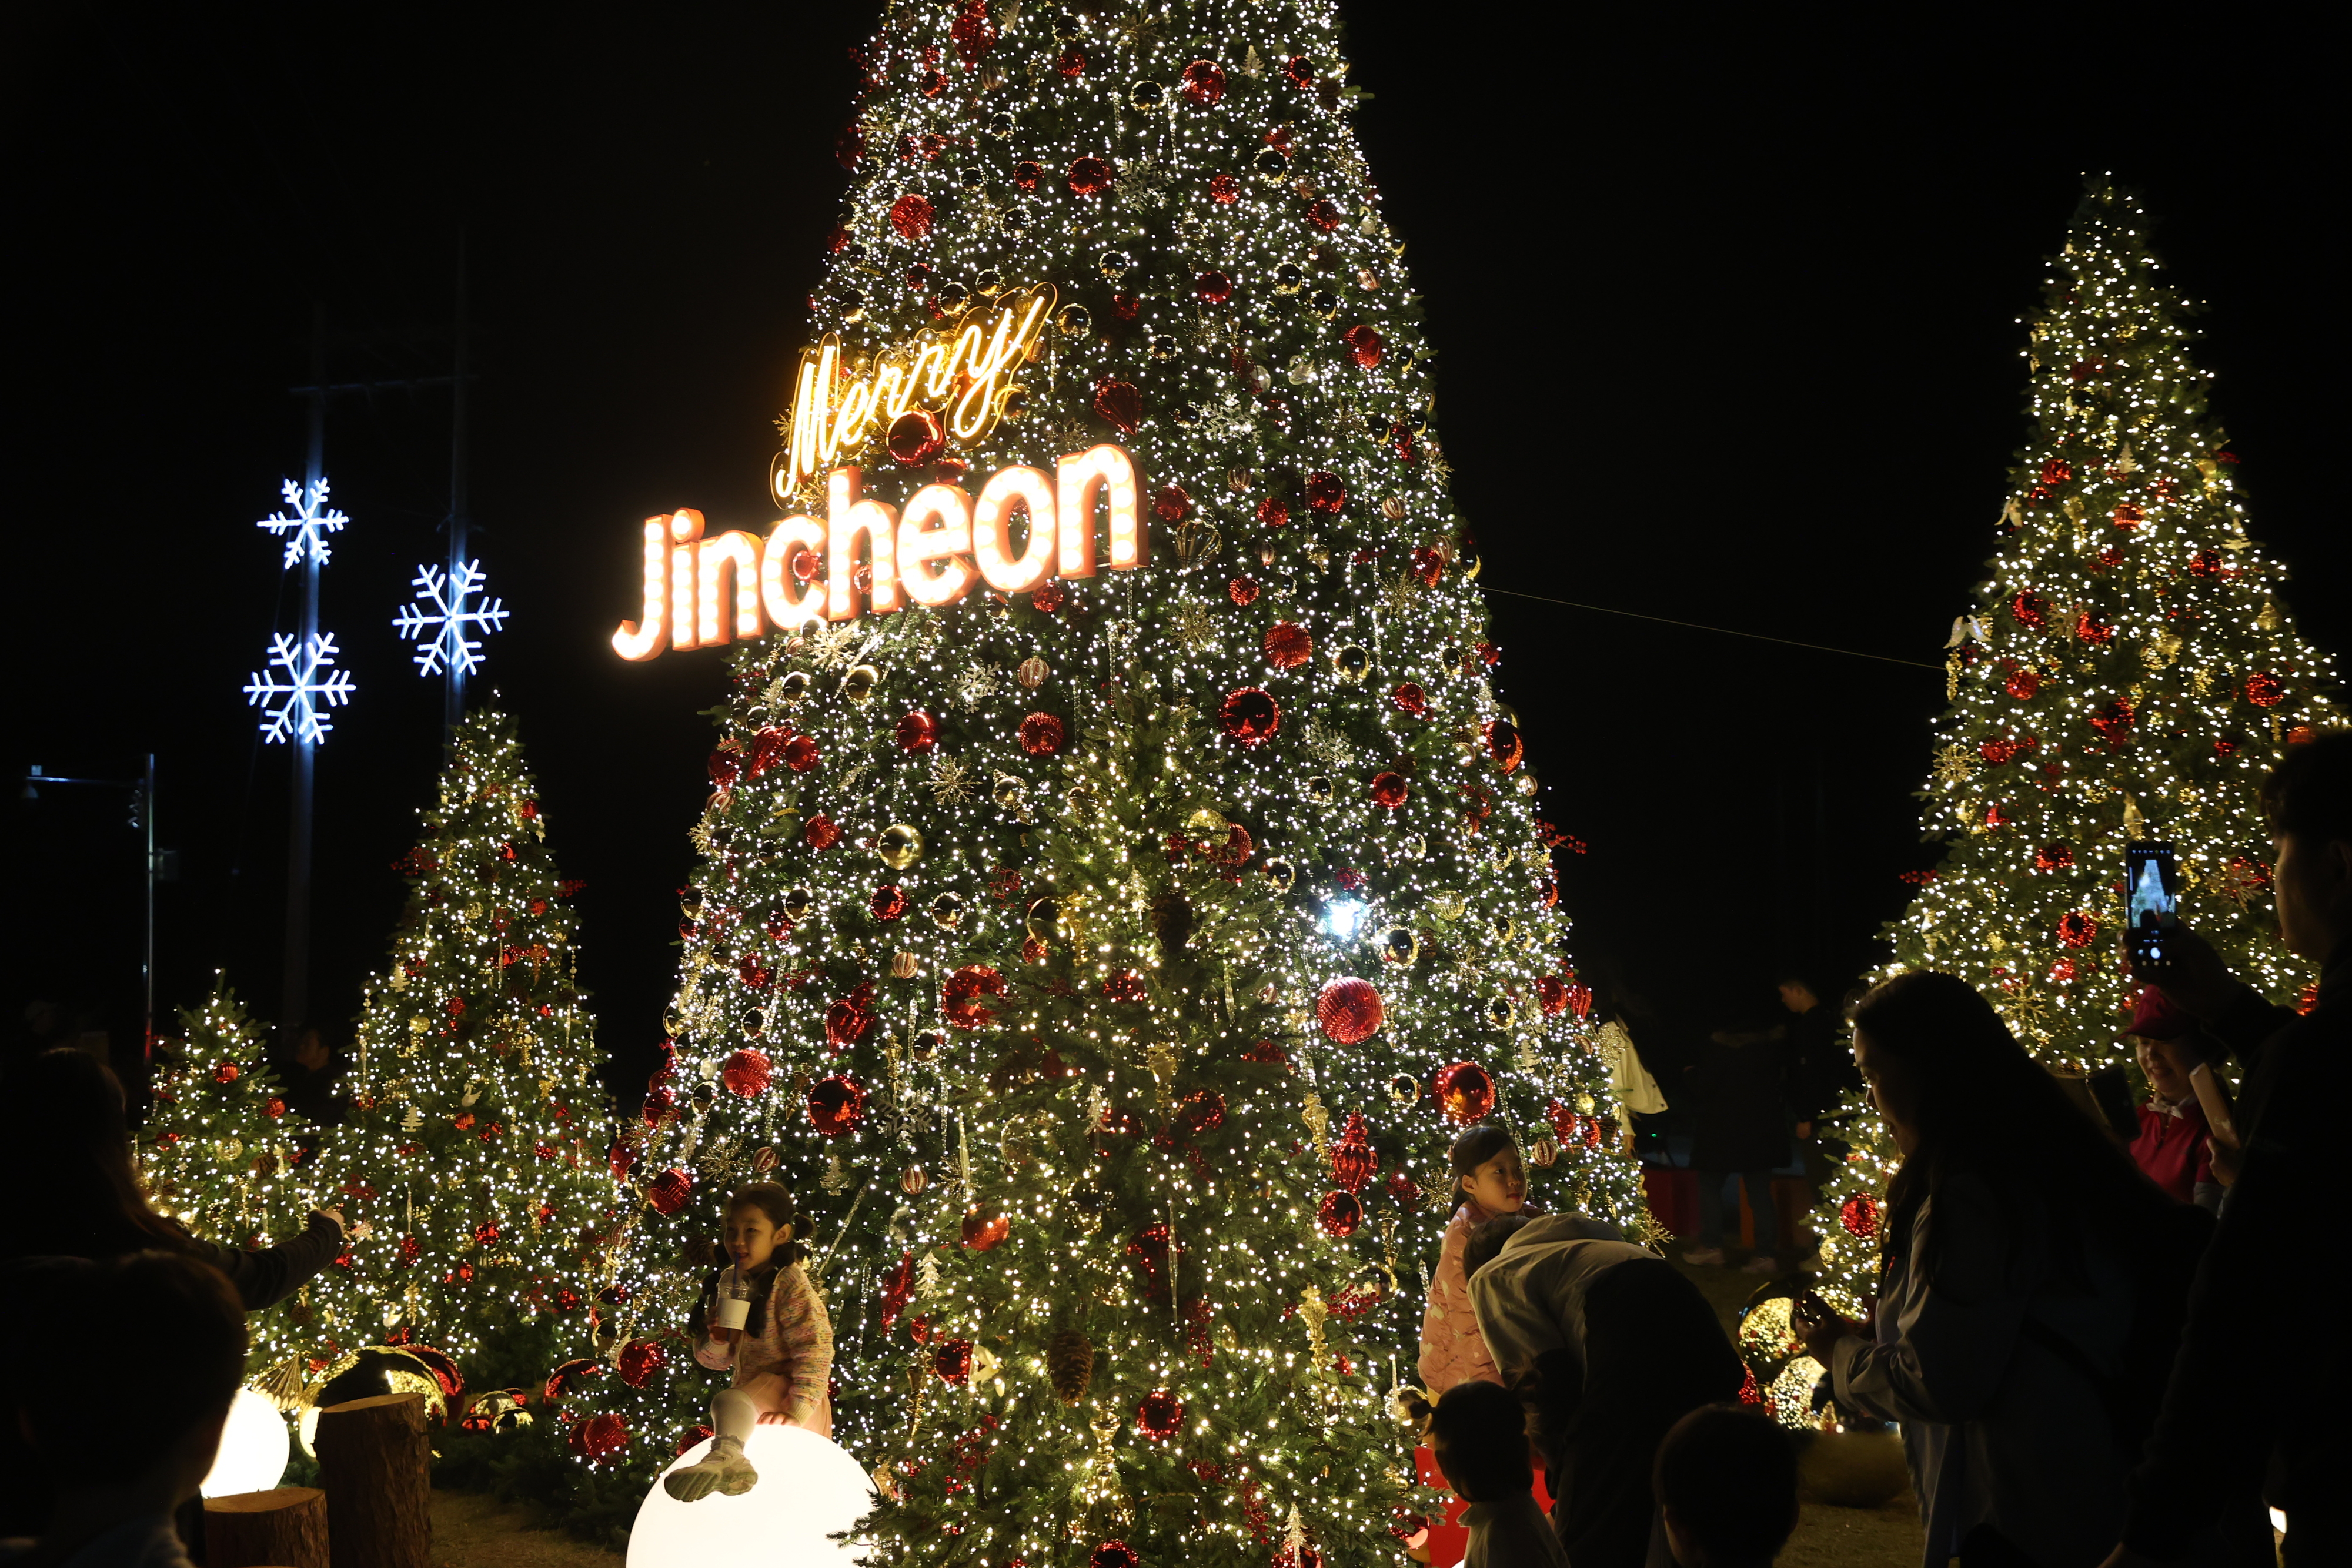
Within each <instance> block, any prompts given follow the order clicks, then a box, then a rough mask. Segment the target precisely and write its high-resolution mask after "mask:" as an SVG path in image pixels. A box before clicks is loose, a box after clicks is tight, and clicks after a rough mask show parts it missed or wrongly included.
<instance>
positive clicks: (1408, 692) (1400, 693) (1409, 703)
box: [1389, 681, 1429, 718]
mask: <svg viewBox="0 0 2352 1568" xmlns="http://www.w3.org/2000/svg"><path fill="white" fill-rule="evenodd" d="M1389 701H1391V702H1392V703H1394V704H1396V706H1398V707H1400V708H1402V709H1403V710H1404V711H1405V712H1406V713H1409V714H1411V715H1412V716H1413V717H1415V718H1427V717H1428V716H1429V694H1428V693H1427V692H1425V691H1423V690H1422V689H1421V684H1420V683H1419V682H1418V681H1407V682H1405V683H1404V684H1403V685H1400V686H1398V687H1397V688H1396V689H1395V690H1394V691H1392V692H1391V693H1389Z"/></svg>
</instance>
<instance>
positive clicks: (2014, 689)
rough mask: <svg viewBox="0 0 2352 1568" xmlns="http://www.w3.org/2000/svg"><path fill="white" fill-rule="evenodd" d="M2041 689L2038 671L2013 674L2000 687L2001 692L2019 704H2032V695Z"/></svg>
mask: <svg viewBox="0 0 2352 1568" xmlns="http://www.w3.org/2000/svg"><path fill="white" fill-rule="evenodd" d="M2041 689H2042V673H2041V672H2040V671H2039V670H2028V669H2019V670H2017V671H2015V672H2013V673H2012V674H2011V675H2010V677H2009V680H2008V681H2007V682H2006V683H2005V684H2004V685H2003V686H2002V690H2004V691H2006V692H2008V693H2009V695H2011V696H2012V697H2015V698H2016V699H2017V700H2018V701H2019V702H2021V703H2027V702H2032V700H2033V694H2034V693H2036V692H2038V691H2040V690H2041Z"/></svg>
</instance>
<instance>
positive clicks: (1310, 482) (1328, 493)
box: [1307, 468, 1348, 517]
mask: <svg viewBox="0 0 2352 1568" xmlns="http://www.w3.org/2000/svg"><path fill="white" fill-rule="evenodd" d="M1347 504H1348V486H1346V485H1344V484H1342V483H1340V481H1339V476H1338V475H1337V474H1326V473H1324V472H1323V471H1322V470H1321V469H1319V468H1318V469H1317V470H1316V471H1315V472H1314V473H1312V474H1309V475H1308V476H1307V510H1309V511H1312V512H1319V513H1321V514H1322V515H1323V516H1324V517H1330V516H1332V515H1333V514H1335V513H1337V512H1338V511H1339V508H1340V507H1344V506H1346V505H1347Z"/></svg>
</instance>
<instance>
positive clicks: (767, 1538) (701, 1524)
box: [628, 1427, 874, 1568]
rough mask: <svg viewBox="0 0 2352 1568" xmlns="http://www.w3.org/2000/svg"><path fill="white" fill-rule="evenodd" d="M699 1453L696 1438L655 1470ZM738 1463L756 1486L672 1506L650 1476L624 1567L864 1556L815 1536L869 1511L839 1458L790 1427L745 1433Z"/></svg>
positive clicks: (790, 1567) (801, 1567) (803, 1565)
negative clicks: (747, 1463)
mask: <svg viewBox="0 0 2352 1568" xmlns="http://www.w3.org/2000/svg"><path fill="white" fill-rule="evenodd" d="M709 1452H710V1443H709V1439H707V1438H706V1439H705V1440H703V1441H702V1442H699V1443H697V1444H696V1445H694V1447H692V1448H688V1450H687V1451H686V1452H685V1453H683V1454H681V1455H679V1456H678V1458H677V1462H676V1463H675V1464H673V1465H671V1466H670V1467H669V1468H668V1469H665V1470H664V1471H663V1472H662V1474H663V1475H665V1476H666V1475H667V1474H668V1473H669V1470H674V1469H679V1468H681V1467H683V1466H686V1465H692V1464H698V1463H700V1462H701V1461H702V1460H703V1459H704V1458H707V1457H708V1456H709ZM743 1457H744V1458H748V1459H750V1460H751V1468H752V1469H755V1470H757V1471H759V1472H760V1484H759V1485H758V1486H755V1487H753V1488H752V1489H751V1490H750V1491H747V1492H745V1493H744V1494H743V1495H742V1496H740V1497H728V1496H725V1495H724V1494H722V1493H719V1492H712V1493H710V1494H709V1496H707V1497H704V1498H702V1499H700V1500H698V1501H695V1502H680V1501H678V1500H677V1499H676V1498H674V1497H672V1496H670V1495H669V1493H668V1492H667V1491H666V1490H663V1488H662V1483H661V1481H660V1480H659V1479H656V1481H655V1482H654V1484H653V1490H651V1491H648V1492H647V1493H646V1500H645V1501H644V1502H642V1503H640V1504H639V1505H638V1507H637V1522H636V1525H635V1528H634V1529H632V1530H631V1531H629V1561H628V1568H711V1565H712V1564H714V1563H760V1564H762V1565H763V1568H765V1565H768V1564H773V1565H774V1568H850V1564H852V1563H855V1562H856V1560H857V1554H858V1553H859V1552H863V1551H865V1550H866V1548H865V1547H863V1546H856V1545H845V1544H843V1543H842V1542H837V1541H828V1540H827V1539H825V1538H826V1537H827V1536H829V1535H831V1534H833V1533H834V1532H835V1531H843V1530H847V1529H848V1528H850V1526H852V1525H854V1524H856V1522H857V1521H858V1519H859V1518H860V1517H861V1516H862V1515H864V1514H865V1513H866V1511H868V1510H869V1509H871V1508H872V1507H873V1506H874V1483H873V1482H872V1481H870V1480H868V1479H866V1472H865V1471H864V1470H863V1469H859V1468H858V1464H857V1461H856V1459H853V1458H850V1457H849V1455H848V1454H847V1453H845V1452H844V1451H843V1450H842V1449H841V1448H838V1447H836V1446H835V1444H833V1443H832V1442H831V1441H829V1440H827V1439H826V1438H824V1437H818V1436H817V1435H816V1434H815V1433H814V1432H810V1431H805V1430H803V1428H801V1427H753V1428H752V1429H751V1437H750V1438H749V1439H748V1440H747V1441H746V1442H745V1443H744V1445H743Z"/></svg>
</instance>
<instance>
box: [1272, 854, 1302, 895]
mask: <svg viewBox="0 0 2352 1568" xmlns="http://www.w3.org/2000/svg"><path fill="white" fill-rule="evenodd" d="M1265 880H1266V881H1268V882H1270V883H1273V884H1274V891H1275V892H1276V893H1288V892H1289V891H1290V887H1291V884H1292V883H1295V882H1297V880H1298V868H1297V866H1295V865H1293V864H1291V863H1290V862H1288V861H1286V860H1279V859H1277V860H1270V861H1268V862H1265Z"/></svg>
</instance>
